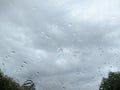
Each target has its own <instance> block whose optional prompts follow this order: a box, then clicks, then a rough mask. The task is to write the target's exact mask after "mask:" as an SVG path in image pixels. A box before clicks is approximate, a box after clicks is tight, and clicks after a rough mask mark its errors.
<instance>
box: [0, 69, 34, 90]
mask: <svg viewBox="0 0 120 90" xmlns="http://www.w3.org/2000/svg"><path fill="white" fill-rule="evenodd" d="M0 90H35V85H34V83H33V81H32V80H27V81H25V83H24V84H23V85H22V86H20V85H19V84H18V83H16V82H15V81H14V80H13V79H12V78H10V77H8V76H6V75H4V74H3V73H2V72H1V71H0Z"/></svg>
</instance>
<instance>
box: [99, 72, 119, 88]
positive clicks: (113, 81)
mask: <svg viewBox="0 0 120 90" xmlns="http://www.w3.org/2000/svg"><path fill="white" fill-rule="evenodd" d="M99 90H120V72H110V73H109V75H108V78H103V79H102V82H101V85H100V88H99Z"/></svg>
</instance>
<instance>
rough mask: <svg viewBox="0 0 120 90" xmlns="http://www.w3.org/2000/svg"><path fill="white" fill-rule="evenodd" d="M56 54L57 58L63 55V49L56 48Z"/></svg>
mask: <svg viewBox="0 0 120 90" xmlns="http://www.w3.org/2000/svg"><path fill="white" fill-rule="evenodd" d="M57 52H58V55H57V57H60V56H61V55H62V54H63V49H62V48H58V50H57Z"/></svg>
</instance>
